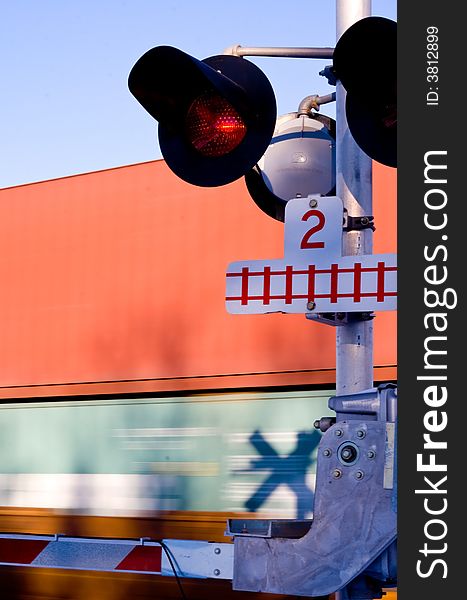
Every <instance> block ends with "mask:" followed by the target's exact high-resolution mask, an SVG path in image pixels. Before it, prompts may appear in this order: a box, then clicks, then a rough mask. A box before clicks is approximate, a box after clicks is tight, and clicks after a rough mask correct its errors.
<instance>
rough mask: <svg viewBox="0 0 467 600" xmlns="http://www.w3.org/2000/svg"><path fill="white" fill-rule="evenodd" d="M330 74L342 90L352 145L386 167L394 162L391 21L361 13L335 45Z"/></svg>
mask: <svg viewBox="0 0 467 600" xmlns="http://www.w3.org/2000/svg"><path fill="white" fill-rule="evenodd" d="M333 66H334V72H335V75H336V76H337V78H338V79H340V81H341V82H342V85H343V86H344V88H345V89H346V91H347V99H346V114H347V122H348V125H349V129H350V131H351V133H352V136H353V138H354V140H355V142H356V143H357V145H358V146H359V147H360V148H361V149H362V150H363V152H365V153H366V154H367V155H368V156H369V157H370V158H372V159H373V160H376V161H378V162H380V163H382V164H384V165H387V166H389V167H395V166H396V163H397V24H396V22H395V21H391V20H390V19H385V18H383V17H367V18H365V19H361V20H360V21H357V22H356V23H354V24H353V25H352V26H351V27H349V28H348V29H347V30H346V31H345V32H344V33H343V35H342V36H341V37H340V39H339V41H338V42H337V44H336V48H335V50H334V56H333Z"/></svg>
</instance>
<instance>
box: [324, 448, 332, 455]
mask: <svg viewBox="0 0 467 600" xmlns="http://www.w3.org/2000/svg"><path fill="white" fill-rule="evenodd" d="M331 454H332V451H331V448H325V449H324V450H323V456H331Z"/></svg>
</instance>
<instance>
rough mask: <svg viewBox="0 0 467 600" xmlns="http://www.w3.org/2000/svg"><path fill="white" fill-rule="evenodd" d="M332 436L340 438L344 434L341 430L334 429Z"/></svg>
mask: <svg viewBox="0 0 467 600" xmlns="http://www.w3.org/2000/svg"><path fill="white" fill-rule="evenodd" d="M334 434H335V435H336V436H337V437H342V436H343V435H344V432H343V431H342V429H336V431H335V432H334Z"/></svg>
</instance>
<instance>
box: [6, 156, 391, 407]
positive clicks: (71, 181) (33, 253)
mask: <svg viewBox="0 0 467 600" xmlns="http://www.w3.org/2000/svg"><path fill="white" fill-rule="evenodd" d="M395 186H396V176H395V172H394V171H393V170H391V169H387V168H384V167H381V166H375V168H374V214H375V223H376V227H377V231H376V233H375V236H374V239H375V247H374V251H375V252H394V251H395V246H396V241H395V229H396V223H395V219H396V217H395V211H396V206H395V205H396V200H395V198H396V190H395ZM0 213H1V214H0V256H1V259H0V277H1V282H2V294H1V295H0V338H1V344H0V389H1V396H2V397H4V398H8V397H10V398H11V397H15V398H18V397H25V396H38V395H44V396H51V395H67V394H87V393H97V392H99V393H107V392H115V393H117V392H118V393H123V392H125V391H131V392H138V391H166V390H177V389H209V388H232V387H235V388H240V387H253V386H270V385H304V384H314V383H317V384H328V383H332V382H333V381H334V380H335V374H334V369H335V331H334V329H333V328H332V327H329V326H325V325H322V324H316V323H312V322H310V321H307V320H306V319H305V317H304V316H303V315H280V314H274V315H267V316H265V315H248V316H247V315H241V316H239V315H229V314H227V312H226V310H225V306H224V297H225V271H226V267H227V265H228V263H230V262H233V261H235V260H242V259H261V258H265V259H266V258H280V257H281V256H283V225H282V224H281V223H278V222H276V221H274V220H272V219H270V218H268V217H266V216H265V215H264V214H263V213H262V212H261V211H260V210H259V209H258V208H257V207H256V205H255V204H254V203H253V201H252V200H251V198H250V197H249V195H248V192H247V190H246V187H245V185H244V183H243V181H242V180H240V181H237V182H235V183H233V184H231V185H228V186H225V187H222V188H209V189H208V188H198V187H193V186H190V185H188V184H186V183H184V182H182V181H180V180H179V179H177V178H176V177H175V176H174V175H173V174H172V173H171V172H170V171H169V170H168V168H167V167H166V165H165V163H164V162H163V161H155V162H149V163H143V164H138V165H131V166H126V167H121V168H117V169H110V170H106V171H100V172H95V173H89V174H85V175H79V176H73V177H66V178H63V179H57V180H52V181H45V182H41V183H37V184H30V185H24V186H18V187H14V188H8V189H4V190H2V191H1V192H0ZM395 324H396V317H395V313H378V314H377V317H376V319H375V321H374V326H375V379H377V380H384V379H394V378H395V365H396V330H395V329H396V328H395Z"/></svg>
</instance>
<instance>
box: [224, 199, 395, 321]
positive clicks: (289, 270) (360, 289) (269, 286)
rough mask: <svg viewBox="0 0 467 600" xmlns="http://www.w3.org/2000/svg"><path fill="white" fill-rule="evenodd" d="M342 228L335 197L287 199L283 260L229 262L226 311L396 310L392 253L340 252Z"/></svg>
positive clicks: (341, 207)
mask: <svg viewBox="0 0 467 600" xmlns="http://www.w3.org/2000/svg"><path fill="white" fill-rule="evenodd" d="M342 226H343V205H342V201H341V199H340V198H338V197H336V196H331V197H328V196H325V197H312V196H311V197H310V196H309V197H308V198H296V199H293V200H290V201H289V202H288V203H287V206H286V209H285V232H284V258H281V259H275V260H250V261H242V262H235V263H232V264H231V265H229V268H228V270H227V289H226V298H225V299H226V305H227V310H228V312H230V313H234V314H238V313H250V314H254V313H271V312H285V313H306V312H310V311H311V310H313V311H314V312H315V313H320V312H334V311H336V312H337V311H339V312H357V311H363V312H366V311H368V312H372V311H375V310H395V309H396V300H397V282H396V273H397V260H396V255H395V254H368V255H358V256H342ZM310 307H312V308H310Z"/></svg>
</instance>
